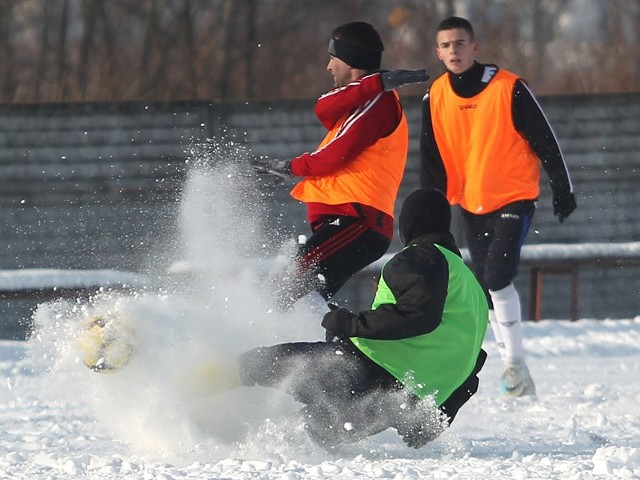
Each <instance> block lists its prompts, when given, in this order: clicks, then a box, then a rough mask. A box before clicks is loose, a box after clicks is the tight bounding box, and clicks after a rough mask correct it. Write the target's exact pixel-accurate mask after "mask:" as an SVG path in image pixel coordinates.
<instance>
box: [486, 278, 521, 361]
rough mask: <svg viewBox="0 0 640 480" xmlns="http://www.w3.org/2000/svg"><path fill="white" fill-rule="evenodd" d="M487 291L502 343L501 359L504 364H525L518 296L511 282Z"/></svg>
mask: <svg viewBox="0 0 640 480" xmlns="http://www.w3.org/2000/svg"><path fill="white" fill-rule="evenodd" d="M489 293H490V294H491V301H492V302H493V308H494V311H495V317H496V324H497V327H498V328H499V329H500V335H501V337H502V342H503V343H504V355H503V356H502V360H503V362H504V363H505V365H525V352H524V345H523V344H522V314H521V310H520V296H519V295H518V292H517V291H516V289H515V287H514V286H513V284H512V283H510V284H509V285H508V286H506V287H505V288H503V289H502V290H497V291H493V290H489Z"/></svg>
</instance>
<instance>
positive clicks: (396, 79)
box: [380, 68, 430, 92]
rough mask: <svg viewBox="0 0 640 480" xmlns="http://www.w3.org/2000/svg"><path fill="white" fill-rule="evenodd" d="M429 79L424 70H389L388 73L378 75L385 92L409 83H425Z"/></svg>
mask: <svg viewBox="0 0 640 480" xmlns="http://www.w3.org/2000/svg"><path fill="white" fill-rule="evenodd" d="M429 78H430V77H429V75H427V71H426V70H425V69H424V68H420V69H418V70H391V71H390V72H382V73H381V74H380V80H381V81H382V88H383V89H384V90H386V91H387V92H388V91H389V90H395V89H396V88H400V87H402V86H403V85H407V84H409V83H422V82H426V81H427V80H429Z"/></svg>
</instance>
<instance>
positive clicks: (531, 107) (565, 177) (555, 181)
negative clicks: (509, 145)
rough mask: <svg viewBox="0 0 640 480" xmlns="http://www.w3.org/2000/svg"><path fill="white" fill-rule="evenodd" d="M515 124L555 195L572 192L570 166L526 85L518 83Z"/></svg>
mask: <svg viewBox="0 0 640 480" xmlns="http://www.w3.org/2000/svg"><path fill="white" fill-rule="evenodd" d="M513 124H514V126H515V128H516V130H518V131H519V132H520V134H521V135H522V136H523V137H524V138H525V140H526V141H527V143H529V145H530V146H531V149H532V150H533V152H534V153H535V154H536V156H537V157H538V158H539V159H540V161H541V163H542V167H543V168H544V171H545V172H546V173H547V175H548V177H549V181H550V184H551V188H552V190H553V191H554V192H558V193H564V194H568V193H570V192H572V191H573V186H572V185H571V178H570V176H569V170H568V169H567V164H566V163H565V161H564V157H563V155H562V151H561V150H560V144H559V143H558V139H557V138H556V136H555V133H554V132H553V129H552V128H551V125H550V124H549V121H548V120H547V117H546V116H545V114H544V112H543V111H542V108H541V107H540V104H539V103H538V101H537V99H536V98H535V96H534V95H533V93H532V92H531V90H529V88H528V87H527V85H526V83H525V82H524V81H522V80H518V81H517V82H516V84H515V86H514V89H513Z"/></svg>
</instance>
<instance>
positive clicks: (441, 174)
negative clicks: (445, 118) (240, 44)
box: [420, 91, 447, 193]
mask: <svg viewBox="0 0 640 480" xmlns="http://www.w3.org/2000/svg"><path fill="white" fill-rule="evenodd" d="M420 187H422V188H437V189H438V190H440V191H441V192H445V193H446V192H447V175H446V172H445V169H444V163H442V157H441V156H440V152H439V151H438V146H437V145H436V139H435V135H434V133H433V124H432V123H431V106H430V102H429V92H428V91H427V94H426V95H425V96H424V98H423V99H422V127H421V129H420Z"/></svg>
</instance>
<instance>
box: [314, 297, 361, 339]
mask: <svg viewBox="0 0 640 480" xmlns="http://www.w3.org/2000/svg"><path fill="white" fill-rule="evenodd" d="M329 308H331V309H332V310H331V311H330V312H327V313H325V314H324V317H323V319H322V326H323V327H324V328H325V330H326V331H327V334H326V336H325V339H326V340H327V341H328V342H330V341H331V340H333V338H334V337H338V338H344V337H352V336H353V335H355V333H356V327H357V320H358V316H357V315H356V314H355V313H351V312H350V311H349V310H347V309H346V308H337V307H335V305H331V304H329Z"/></svg>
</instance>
